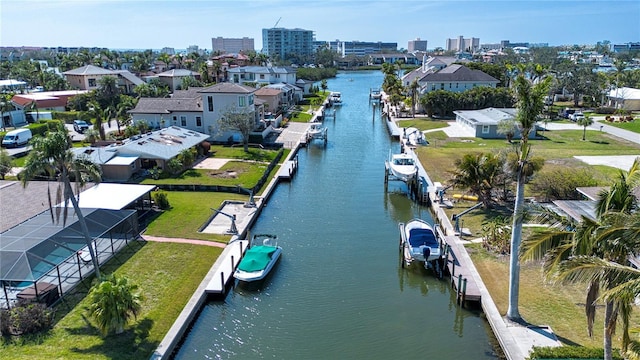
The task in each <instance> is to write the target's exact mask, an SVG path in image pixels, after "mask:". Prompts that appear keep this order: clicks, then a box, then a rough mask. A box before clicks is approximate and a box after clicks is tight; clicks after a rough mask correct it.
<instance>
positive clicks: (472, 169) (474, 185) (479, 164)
mask: <svg viewBox="0 0 640 360" xmlns="http://www.w3.org/2000/svg"><path fill="white" fill-rule="evenodd" d="M502 165H503V164H502V160H501V158H500V157H499V156H498V155H496V154H493V153H478V154H474V153H468V154H465V155H464V156H463V157H462V158H461V159H457V160H456V161H455V170H454V171H453V173H452V175H453V177H452V179H451V182H452V184H453V185H454V186H461V187H464V188H467V189H469V191H470V192H471V193H472V194H474V195H476V196H478V199H479V200H480V201H481V202H482V204H483V206H484V207H485V208H489V207H491V204H492V197H491V192H492V190H493V187H494V183H495V182H496V180H497V179H498V177H499V176H500V175H502Z"/></svg>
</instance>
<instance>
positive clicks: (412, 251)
mask: <svg viewBox="0 0 640 360" xmlns="http://www.w3.org/2000/svg"><path fill="white" fill-rule="evenodd" d="M399 227H400V240H401V242H402V249H403V253H404V258H405V262H406V263H407V264H411V263H412V262H413V261H418V262H420V263H423V264H424V267H425V268H429V267H433V268H434V269H435V270H436V272H439V270H440V265H439V264H438V263H437V261H438V260H440V259H441V258H442V256H443V246H442V243H441V241H440V240H439V239H438V236H437V234H436V232H435V231H434V230H433V227H432V226H431V225H429V224H428V223H427V222H426V221H424V220H422V219H413V220H411V221H409V222H407V223H406V224H404V223H400V224H399Z"/></svg>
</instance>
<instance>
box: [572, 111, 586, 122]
mask: <svg viewBox="0 0 640 360" xmlns="http://www.w3.org/2000/svg"><path fill="white" fill-rule="evenodd" d="M580 119H584V114H583V113H581V112H576V113H573V114H571V115H569V120H571V121H573V122H577V121H578V120H580Z"/></svg>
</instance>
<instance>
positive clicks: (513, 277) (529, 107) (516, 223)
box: [507, 73, 551, 321]
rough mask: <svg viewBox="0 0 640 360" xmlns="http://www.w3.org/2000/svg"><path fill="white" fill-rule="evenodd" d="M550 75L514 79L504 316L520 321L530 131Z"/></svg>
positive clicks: (547, 86)
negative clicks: (512, 191)
mask: <svg viewBox="0 0 640 360" xmlns="http://www.w3.org/2000/svg"><path fill="white" fill-rule="evenodd" d="M550 82H551V78H549V77H547V78H545V79H543V80H542V81H541V82H539V83H538V84H536V85H532V84H531V83H530V82H529V81H528V80H527V79H525V77H524V74H523V73H520V74H519V75H518V77H517V78H516V80H515V82H514V90H515V94H516V98H517V101H518V102H517V110H518V112H517V114H516V121H517V122H518V126H519V130H520V146H519V149H518V162H517V164H516V169H515V170H516V171H515V173H516V174H517V175H516V181H517V185H516V201H515V204H514V208H513V226H512V227H511V229H512V230H511V254H510V261H509V308H508V309H507V318H509V319H511V320H514V321H521V320H522V317H521V316H520V312H519V311H518V298H519V291H520V262H519V258H518V255H519V253H520V242H521V241H522V221H523V219H522V215H523V214H522V210H523V208H524V185H525V182H526V175H527V172H526V168H527V167H528V166H527V163H528V161H529V155H530V151H531V149H530V145H529V133H530V132H531V129H532V128H533V127H534V126H535V123H536V121H537V120H538V115H540V113H542V110H544V96H545V95H546V94H547V92H548V89H549V86H550Z"/></svg>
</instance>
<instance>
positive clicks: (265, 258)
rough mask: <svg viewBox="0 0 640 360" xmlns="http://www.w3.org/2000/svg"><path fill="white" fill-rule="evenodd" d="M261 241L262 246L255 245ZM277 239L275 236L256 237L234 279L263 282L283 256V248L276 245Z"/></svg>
mask: <svg viewBox="0 0 640 360" xmlns="http://www.w3.org/2000/svg"><path fill="white" fill-rule="evenodd" d="M259 239H263V240H262V244H260V245H253V243H254V242H256V241H258V240H259ZM275 239H276V236H275V235H267V234H261V235H254V236H253V240H252V246H251V247H250V248H249V249H247V251H246V252H245V254H244V257H243V258H242V260H241V261H240V264H238V268H237V269H236V271H235V272H234V273H233V277H234V278H236V279H238V280H239V281H242V282H254V281H259V280H263V279H264V278H265V277H266V276H267V275H268V274H269V272H270V271H271V269H273V267H274V266H275V264H276V263H277V262H278V259H279V258H280V255H281V254H282V247H280V246H278V245H277V244H276V243H275Z"/></svg>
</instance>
